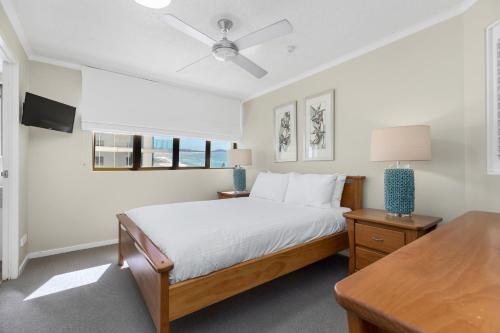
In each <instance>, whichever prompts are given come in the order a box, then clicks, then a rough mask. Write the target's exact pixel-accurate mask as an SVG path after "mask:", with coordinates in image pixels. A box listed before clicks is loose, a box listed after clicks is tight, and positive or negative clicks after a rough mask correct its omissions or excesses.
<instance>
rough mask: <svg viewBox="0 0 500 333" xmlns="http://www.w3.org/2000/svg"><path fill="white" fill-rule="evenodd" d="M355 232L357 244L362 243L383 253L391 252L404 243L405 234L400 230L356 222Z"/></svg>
mask: <svg viewBox="0 0 500 333" xmlns="http://www.w3.org/2000/svg"><path fill="white" fill-rule="evenodd" d="M355 233H356V237H355V241H356V244H357V245H363V246H365V247H369V248H371V249H374V250H379V251H382V252H385V253H391V252H393V251H395V250H397V249H399V248H400V247H402V246H404V245H405V234H404V232H401V231H395V230H390V229H384V228H378V227H372V226H369V225H366V224H360V223H356V226H355Z"/></svg>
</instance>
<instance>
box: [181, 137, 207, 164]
mask: <svg viewBox="0 0 500 333" xmlns="http://www.w3.org/2000/svg"><path fill="white" fill-rule="evenodd" d="M206 154H207V141H205V140H202V139H191V138H183V139H179V168H200V167H201V168H204V167H205V166H206V163H207V161H206V156H207V155H206Z"/></svg>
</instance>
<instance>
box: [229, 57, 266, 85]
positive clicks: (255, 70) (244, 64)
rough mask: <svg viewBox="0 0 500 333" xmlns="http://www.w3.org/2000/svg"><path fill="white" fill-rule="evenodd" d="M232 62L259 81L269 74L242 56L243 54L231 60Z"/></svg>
mask: <svg viewBox="0 0 500 333" xmlns="http://www.w3.org/2000/svg"><path fill="white" fill-rule="evenodd" d="M231 61H232V62H234V63H235V64H236V65H238V66H240V67H241V68H243V69H244V70H246V71H247V72H249V73H250V74H252V75H253V76H255V77H256V78H258V79H260V78H262V77H263V76H264V75H266V74H267V72H266V71H265V70H264V69H263V68H261V67H259V66H258V65H257V64H256V63H254V62H253V61H251V60H250V59H248V58H247V57H244V56H242V55H241V54H238V55H237V56H236V57H234V58H231Z"/></svg>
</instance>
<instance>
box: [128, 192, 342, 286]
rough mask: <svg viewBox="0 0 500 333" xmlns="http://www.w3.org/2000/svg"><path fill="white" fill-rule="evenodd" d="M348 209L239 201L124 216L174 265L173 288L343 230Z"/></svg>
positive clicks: (182, 205) (189, 204) (149, 208)
mask: <svg viewBox="0 0 500 333" xmlns="http://www.w3.org/2000/svg"><path fill="white" fill-rule="evenodd" d="M349 210H350V209H349V208H328V209H322V208H314V207H306V206H300V205H293V204H286V203H281V202H275V201H270V200H264V199H258V198H237V199H227V200H213V201H196V202H184V203H174V204H165V205H155V206H146V207H141V208H136V209H132V210H130V211H128V212H126V214H127V215H128V217H130V218H131V219H132V220H133V221H134V222H135V224H136V225H137V226H138V227H139V228H141V230H142V231H143V232H144V233H145V234H146V235H147V236H148V237H149V238H150V239H151V241H153V243H154V244H155V245H156V246H157V247H158V248H159V249H160V250H161V251H162V252H163V253H164V254H165V255H166V256H168V258H169V259H170V260H171V261H172V262H173V263H174V268H173V270H172V271H171V272H170V282H171V283H172V284H173V283H177V282H180V281H184V280H188V279H192V278H196V277H199V276H203V275H207V274H210V273H212V272H214V271H217V270H220V269H223V268H227V267H230V266H232V265H235V264H238V263H241V262H244V261H246V260H250V259H254V258H258V257H262V256H264V255H267V254H271V253H274V252H277V251H280V250H283V249H286V248H289V247H292V246H294V245H298V244H301V243H304V242H307V241H311V240H314V239H317V238H321V237H323V236H327V235H330V234H333V233H336V232H340V231H343V230H345V219H344V217H343V216H342V214H343V213H344V212H347V211H349Z"/></svg>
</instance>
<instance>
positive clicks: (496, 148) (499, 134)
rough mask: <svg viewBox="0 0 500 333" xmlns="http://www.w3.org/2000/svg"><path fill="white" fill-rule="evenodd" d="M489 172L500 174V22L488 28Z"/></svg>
mask: <svg viewBox="0 0 500 333" xmlns="http://www.w3.org/2000/svg"><path fill="white" fill-rule="evenodd" d="M486 67H487V73H486V76H487V82H488V83H487V84H488V87H487V91H488V97H487V98H488V101H487V105H488V108H487V113H488V114H487V122H488V123H487V132H488V134H487V135H488V147H487V150H488V173H490V174H500V22H497V23H496V24H494V25H492V26H490V27H489V28H488V30H487V66H486Z"/></svg>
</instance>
